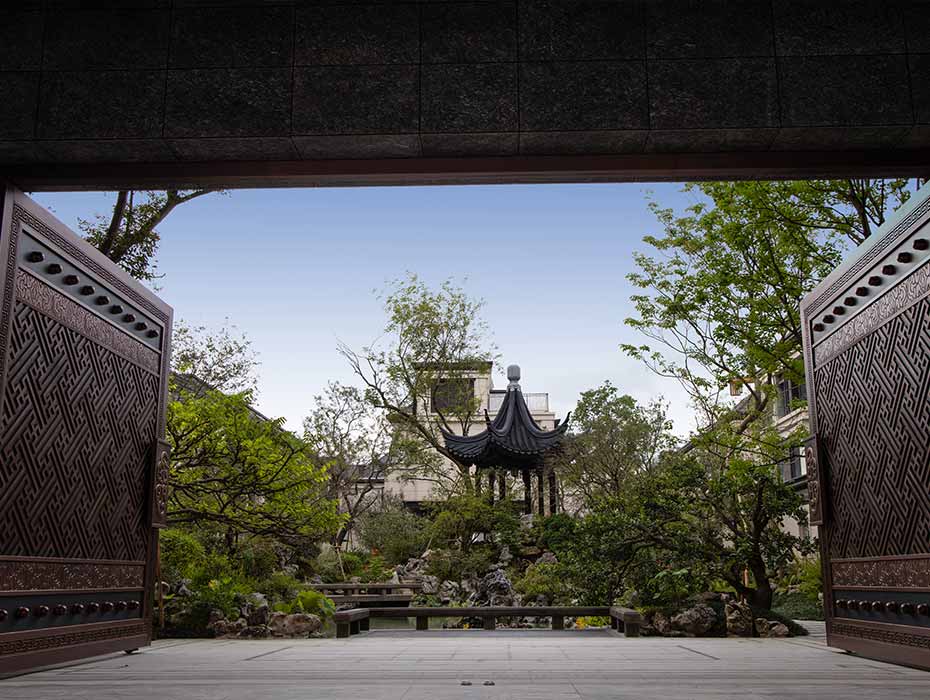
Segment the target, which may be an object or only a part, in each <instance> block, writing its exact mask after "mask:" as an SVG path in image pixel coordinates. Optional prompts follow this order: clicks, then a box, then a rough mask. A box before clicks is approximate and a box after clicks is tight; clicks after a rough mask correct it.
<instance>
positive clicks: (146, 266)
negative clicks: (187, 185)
mask: <svg viewBox="0 0 930 700" xmlns="http://www.w3.org/2000/svg"><path fill="white" fill-rule="evenodd" d="M211 192H216V190H211V189H199V190H166V191H164V192H154V191H148V192H134V191H131V190H120V191H119V192H117V193H116V202H115V203H114V204H113V211H112V212H111V213H110V215H109V216H102V215H100V214H98V215H96V216H95V218H94V220H93V221H90V220H88V219H79V220H78V227H79V228H80V229H81V232H82V233H83V234H84V237H85V238H86V239H87V240H88V241H89V242H90V243H91V244H92V245H93V246H95V247H96V248H97V249H98V250H99V251H100V252H101V253H103V254H104V255H106V256H107V257H108V258H110V260H112V261H113V262H115V263H116V264H118V265H119V266H120V267H122V268H123V269H124V270H126V272H128V273H129V274H130V275H132V276H133V277H135V278H136V279H139V280H152V279H155V278H156V277H157V276H158V275H157V273H156V264H155V260H154V257H155V253H156V252H157V251H158V243H159V241H160V240H161V237H160V236H159V234H158V230H157V229H156V227H157V226H158V225H159V224H161V222H162V221H164V220H165V217H167V216H168V214H170V213H171V212H172V211H174V209H175V208H177V207H178V206H180V205H182V204H184V203H186V202H189V201H191V200H192V199H196V198H197V197H202V196H203V195H205V194H210V193H211ZM137 195H138V196H140V197H142V199H141V201H137V200H136V197H137Z"/></svg>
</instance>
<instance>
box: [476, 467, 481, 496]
mask: <svg viewBox="0 0 930 700" xmlns="http://www.w3.org/2000/svg"><path fill="white" fill-rule="evenodd" d="M475 495H476V496H478V497H479V498H480V497H481V469H480V468H478V467H475Z"/></svg>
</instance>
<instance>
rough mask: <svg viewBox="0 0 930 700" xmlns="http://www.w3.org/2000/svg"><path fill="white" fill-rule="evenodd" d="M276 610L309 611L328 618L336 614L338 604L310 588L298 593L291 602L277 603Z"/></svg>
mask: <svg viewBox="0 0 930 700" xmlns="http://www.w3.org/2000/svg"><path fill="white" fill-rule="evenodd" d="M275 610H277V611H279V612H285V613H288V614H292V613H309V614H312V615H317V616H319V617H320V618H321V619H324V620H326V619H329V618H331V617H332V616H333V615H334V614H335V612H336V605H335V603H333V601H332V600H330V599H329V598H327V597H326V596H325V595H323V594H322V593H320V592H319V591H315V590H312V589H308V590H303V591H301V592H300V593H298V594H297V597H296V598H294V600H292V601H291V602H290V603H280V604H278V605H276V606H275Z"/></svg>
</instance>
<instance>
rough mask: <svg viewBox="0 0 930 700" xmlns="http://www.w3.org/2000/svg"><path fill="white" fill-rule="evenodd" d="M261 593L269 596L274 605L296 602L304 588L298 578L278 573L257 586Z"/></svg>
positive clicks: (281, 572)
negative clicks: (295, 599)
mask: <svg viewBox="0 0 930 700" xmlns="http://www.w3.org/2000/svg"><path fill="white" fill-rule="evenodd" d="M257 588H258V590H259V591H261V592H262V593H264V594H265V595H266V596H268V598H269V600H270V601H271V602H272V603H277V602H284V603H287V602H289V601H292V600H294V598H296V597H297V594H298V593H300V591H301V590H302V588H303V586H302V584H301V583H300V581H298V580H297V579H296V578H294V577H293V576H291V575H290V574H286V573H284V572H283V571H277V572H275V573H273V574H272V575H271V576H269V577H268V578H266V579H265V580H264V581H262V582H260V583H259V584H258V585H257Z"/></svg>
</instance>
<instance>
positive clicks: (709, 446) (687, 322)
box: [622, 180, 910, 608]
mask: <svg viewBox="0 0 930 700" xmlns="http://www.w3.org/2000/svg"><path fill="white" fill-rule="evenodd" d="M685 189H686V191H688V192H691V193H692V194H694V195H697V200H696V201H695V203H694V204H692V205H691V206H690V207H688V208H687V210H686V211H685V212H684V213H683V214H682V215H678V214H676V212H674V211H673V210H671V209H664V208H661V207H660V206H658V205H657V204H656V203H654V202H653V203H652V204H651V207H652V209H653V211H654V212H655V214H656V216H657V217H658V219H659V222H660V224H661V225H662V227H663V229H664V231H663V235H661V236H648V237H646V238H645V239H644V240H645V241H646V242H647V243H649V244H650V245H651V246H652V247H653V248H654V249H655V250H656V251H657V254H656V255H652V256H650V255H645V254H637V255H636V262H637V265H638V267H639V270H638V271H637V272H635V273H633V274H631V275H629V279H630V281H631V282H632V283H633V284H634V285H635V286H636V287H638V288H639V289H640V290H642V292H641V293H639V294H636V295H634V296H633V298H632V300H633V303H634V306H635V310H636V313H635V315H634V316H633V317H631V318H629V319H627V324H628V325H629V326H630V327H632V328H635V329H637V330H639V331H640V332H641V333H642V334H643V335H644V336H645V337H646V338H647V339H648V342H647V343H646V344H643V345H638V346H637V345H624V346H622V347H623V350H624V351H626V352H627V353H628V354H630V355H631V356H632V357H635V358H638V359H640V360H642V361H643V362H644V363H645V364H646V365H647V366H648V367H649V368H651V369H652V370H653V371H655V372H656V373H658V374H659V375H661V376H664V377H670V378H674V379H676V380H678V381H679V382H680V383H681V385H682V386H683V387H684V388H685V390H686V391H687V392H688V395H689V396H690V398H691V400H692V402H693V403H694V405H695V407H696V409H697V410H698V425H699V429H698V433H697V434H696V435H695V436H693V437H692V440H691V451H690V453H689V454H690V458H691V459H692V460H694V461H696V462H698V463H699V464H700V466H701V469H700V470H699V471H698V472H697V473H699V474H700V475H701V476H700V479H699V480H698V481H697V483H695V484H694V486H693V488H692V493H693V495H694V498H693V500H692V501H691V512H690V518H689V519H688V521H687V522H688V525H689V527H688V528H686V529H684V530H682V532H681V533H680V534H681V535H682V537H681V539H682V541H683V542H684V545H683V546H685V547H689V548H691V549H693V550H694V551H695V552H699V553H700V554H701V557H702V558H703V559H704V560H705V561H706V562H708V563H709V564H716V565H717V566H716V567H715V568H716V570H717V573H719V574H720V576H721V577H723V578H724V579H725V580H727V581H728V582H730V583H731V585H733V586H734V588H736V589H737V590H738V591H740V592H742V593H743V594H744V595H746V597H748V598H750V599H751V600H752V602H753V603H754V604H756V605H758V606H760V607H766V608H767V607H770V605H771V599H772V582H771V578H772V576H774V573H775V570H774V567H776V566H778V565H780V564H783V563H784V562H785V561H787V560H788V559H789V558H790V556H791V554H792V551H793V550H794V549H796V548H797V549H805V548H806V547H807V546H808V545H807V543H805V542H802V541H800V540H798V539H797V538H793V537H790V536H788V535H787V534H785V533H782V532H781V531H780V529H779V524H780V521H781V519H782V518H783V517H786V516H791V517H797V518H798V519H799V520H800V521H802V522H803V521H804V514H803V510H802V507H801V504H800V501H799V499H798V497H797V495H796V494H794V493H793V492H792V491H791V489H790V488H789V487H787V486H786V485H785V484H783V483H782V481H781V479H780V478H779V476H778V472H777V465H778V464H779V463H781V462H782V461H784V460H786V459H787V458H788V456H789V449H790V448H791V447H792V446H793V445H797V444H798V442H799V441H800V440H801V439H802V437H803V432H802V431H801V430H798V431H796V432H795V433H793V434H791V435H787V436H785V435H781V434H779V433H778V432H777V431H775V430H773V429H771V427H770V426H771V424H772V417H773V403H774V398H775V394H776V392H775V388H774V382H775V380H776V379H777V378H779V377H787V378H788V379H791V380H793V381H795V382H797V383H800V382H802V381H803V379H804V368H803V361H802V357H801V319H800V303H801V299H802V298H803V297H804V296H805V295H806V294H807V293H808V292H810V291H811V290H812V289H813V288H814V286H815V285H816V284H817V283H818V282H819V281H820V280H821V279H823V277H825V276H826V275H827V274H828V273H829V272H830V271H831V270H832V269H833V268H834V267H835V266H836V265H837V264H838V263H839V261H840V259H841V258H842V256H843V254H844V253H845V252H846V251H847V250H848V249H849V248H850V247H852V246H854V245H856V244H858V243H860V242H861V241H863V240H865V239H866V238H868V237H869V236H870V235H872V233H873V231H874V230H875V228H876V227H877V226H880V225H881V224H882V223H883V222H884V220H885V217H886V216H887V214H888V213H889V212H890V211H891V210H893V209H895V208H897V207H898V206H900V205H901V204H902V203H903V202H905V201H906V200H907V199H908V197H909V195H910V189H909V183H908V182H907V181H905V180H831V181H820V182H737V183H732V182H720V183H705V184H700V185H688V186H686V188H685ZM733 385H735V386H738V387H740V388H742V389H744V390H745V391H746V393H747V395H746V396H745V398H743V399H742V400H741V401H740V402H739V403H738V404H734V402H733V401H732V400H731V399H730V398H729V397H727V396H726V392H725V389H726V388H727V387H729V386H733ZM747 570H748V571H749V572H750V573H751V579H750V580H749V582H748V584H747V582H746V580H745V578H743V577H742V576H740V575H739V574H741V573H742V572H744V571H747Z"/></svg>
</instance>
